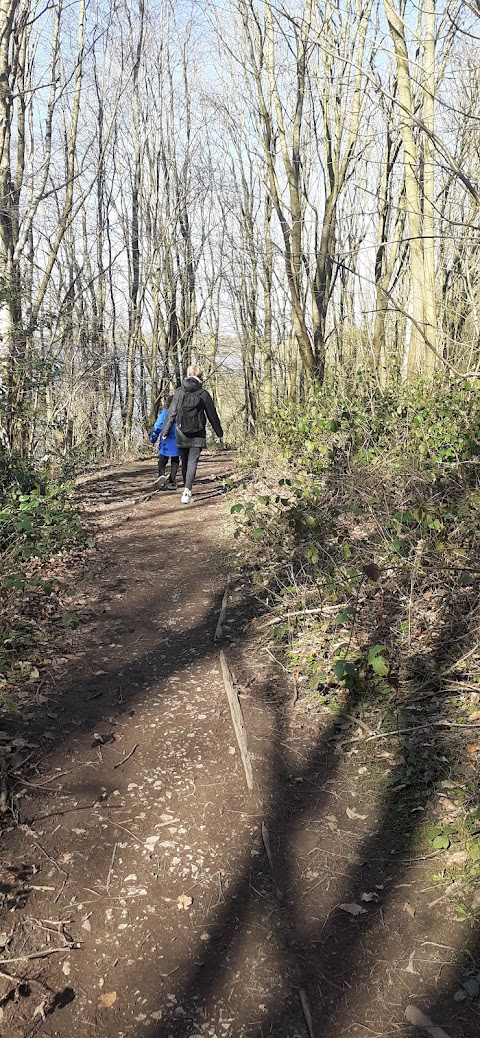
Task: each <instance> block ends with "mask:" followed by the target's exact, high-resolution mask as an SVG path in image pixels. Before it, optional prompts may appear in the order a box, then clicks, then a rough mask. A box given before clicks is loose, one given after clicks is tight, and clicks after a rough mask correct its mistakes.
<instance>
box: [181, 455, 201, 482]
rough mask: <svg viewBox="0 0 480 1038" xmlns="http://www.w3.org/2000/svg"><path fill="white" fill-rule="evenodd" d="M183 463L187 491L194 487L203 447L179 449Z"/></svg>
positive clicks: (183, 475)
mask: <svg viewBox="0 0 480 1038" xmlns="http://www.w3.org/2000/svg"><path fill="white" fill-rule="evenodd" d="M178 449H179V451H180V459H181V462H182V477H183V485H184V486H185V487H186V488H187V490H191V489H192V487H193V481H194V479H195V473H196V471H197V465H198V459H199V457H200V455H201V453H202V448H201V447H179V448H178Z"/></svg>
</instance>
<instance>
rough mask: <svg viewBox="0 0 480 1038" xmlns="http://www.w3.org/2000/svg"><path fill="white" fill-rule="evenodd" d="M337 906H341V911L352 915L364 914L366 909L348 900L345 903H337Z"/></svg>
mask: <svg viewBox="0 0 480 1038" xmlns="http://www.w3.org/2000/svg"><path fill="white" fill-rule="evenodd" d="M338 907H339V908H341V910H342V912H347V913H348V915H353V916H356V915H364V914H365V912H366V911H367V909H366V908H362V906H361V905H357V904H355V902H349V903H347V904H343V905H339V906H338Z"/></svg>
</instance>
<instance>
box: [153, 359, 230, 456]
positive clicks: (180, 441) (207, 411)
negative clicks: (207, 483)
mask: <svg viewBox="0 0 480 1038" xmlns="http://www.w3.org/2000/svg"><path fill="white" fill-rule="evenodd" d="M182 390H183V391H184V392H185V393H196V392H198V391H200V411H199V419H200V426H201V427H202V429H203V431H202V432H201V433H200V434H199V435H196V436H185V435H184V434H183V433H182V430H181V429H179V428H178V424H177V431H176V439H177V447H205V445H206V442H207V441H206V422H207V418H208V420H209V422H210V425H211V426H212V429H213V431H214V433H215V434H216V435H217V436H219V437H222V436H223V429H222V426H221V422H220V419H219V417H218V414H217V412H216V409H215V404H214V402H213V400H212V398H211V396H210V393H207V390H206V389H204V388H203V386H202V383H201V382H200V379H199V378H195V377H194V376H193V375H192V376H189V377H188V378H184V380H183V382H182V385H181V386H180V388H179V389H176V390H175V392H174V394H173V400H172V402H171V404H170V407H169V409H168V414H167V417H166V419H165V422H164V426H163V429H162V436H168V433H169V432H170V429H171V427H172V425H173V423H174V421H175V417H176V415H177V411H178V408H179V404H180V403H181V400H182Z"/></svg>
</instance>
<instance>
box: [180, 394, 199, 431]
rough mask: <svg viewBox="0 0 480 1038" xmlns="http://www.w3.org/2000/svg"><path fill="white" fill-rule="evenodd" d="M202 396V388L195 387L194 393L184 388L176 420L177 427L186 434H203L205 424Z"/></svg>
mask: <svg viewBox="0 0 480 1038" xmlns="http://www.w3.org/2000/svg"><path fill="white" fill-rule="evenodd" d="M202 412H203V406H202V396H201V390H200V389H195V390H194V391H193V393H186V392H185V390H184V389H182V395H181V397H180V399H179V401H178V406H177V415H176V422H177V427H178V428H179V429H180V431H181V432H182V433H183V435H184V436H191V437H194V436H203V435H204V433H205V426H204V424H203V422H202Z"/></svg>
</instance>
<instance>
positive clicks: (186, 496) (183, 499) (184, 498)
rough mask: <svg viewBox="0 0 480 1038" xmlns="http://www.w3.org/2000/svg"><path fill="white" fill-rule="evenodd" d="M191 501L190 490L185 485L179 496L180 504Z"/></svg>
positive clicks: (187, 503) (186, 503)
mask: <svg viewBox="0 0 480 1038" xmlns="http://www.w3.org/2000/svg"><path fill="white" fill-rule="evenodd" d="M191 501H192V491H191V490H189V489H188V487H185V490H184V491H183V494H182V497H181V504H182V505H189V504H191Z"/></svg>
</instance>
